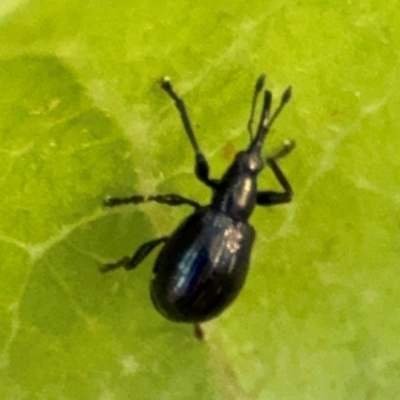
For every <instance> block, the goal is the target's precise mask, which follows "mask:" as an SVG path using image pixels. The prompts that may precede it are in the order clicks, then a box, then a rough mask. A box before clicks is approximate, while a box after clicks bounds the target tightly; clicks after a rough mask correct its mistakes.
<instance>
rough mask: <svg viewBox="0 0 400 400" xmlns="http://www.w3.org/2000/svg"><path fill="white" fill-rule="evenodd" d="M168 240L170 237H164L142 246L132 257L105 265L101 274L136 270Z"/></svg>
mask: <svg viewBox="0 0 400 400" xmlns="http://www.w3.org/2000/svg"><path fill="white" fill-rule="evenodd" d="M167 240H168V236H163V237H161V238H158V239H154V240H150V241H149V242H146V243H144V244H142V245H141V246H140V247H139V248H138V249H137V250H136V252H135V253H134V254H133V256H132V257H124V258H122V259H121V260H119V261H117V262H115V263H112V264H105V265H103V266H102V267H100V271H101V272H109V271H114V270H115V269H118V268H121V267H122V268H125V269H126V270H127V271H129V270H131V269H134V268H136V267H137V266H138V265H139V264H140V263H141V262H142V261H143V260H144V259H145V258H146V257H147V256H148V255H149V254H150V253H151V252H152V251H153V250H154V249H155V248H156V247H157V246H158V245H160V244H161V243H165V242H166V241H167Z"/></svg>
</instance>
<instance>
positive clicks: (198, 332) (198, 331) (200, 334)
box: [194, 322, 204, 342]
mask: <svg viewBox="0 0 400 400" xmlns="http://www.w3.org/2000/svg"><path fill="white" fill-rule="evenodd" d="M194 336H195V337H196V339H198V340H199V341H200V342H202V341H203V340H204V331H203V328H202V327H201V325H200V324H199V323H198V322H195V323H194Z"/></svg>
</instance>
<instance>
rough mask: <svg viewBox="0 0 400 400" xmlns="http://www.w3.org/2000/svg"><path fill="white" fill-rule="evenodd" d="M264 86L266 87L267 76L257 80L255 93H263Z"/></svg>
mask: <svg viewBox="0 0 400 400" xmlns="http://www.w3.org/2000/svg"><path fill="white" fill-rule="evenodd" d="M264 85H265V74H262V75H260V77H259V78H258V79H257V82H256V88H255V92H256V93H258V92H261V90H262V89H263V87H264Z"/></svg>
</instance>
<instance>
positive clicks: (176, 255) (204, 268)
mask: <svg viewBox="0 0 400 400" xmlns="http://www.w3.org/2000/svg"><path fill="white" fill-rule="evenodd" d="M160 85H161V88H162V89H163V90H164V91H165V92H166V93H167V94H168V95H169V97H170V98H171V99H172V100H173V102H174V103H175V106H176V108H177V110H178V112H179V114H180V118H181V120H182V123H183V127H184V130H185V132H186V134H187V136H188V138H189V140H190V143H191V145H192V147H193V149H194V153H195V175H196V177H197V179H198V180H200V182H202V183H203V184H205V185H206V186H208V187H209V188H210V189H211V191H212V197H211V203H210V204H209V205H206V206H203V205H200V204H199V203H198V202H196V201H193V200H190V199H188V198H186V197H183V196H180V195H177V194H160V195H151V196H141V195H134V196H131V197H126V198H108V199H106V201H105V205H106V206H107V207H115V206H120V205H123V204H139V203H145V202H149V201H154V202H157V203H162V204H167V205H169V206H180V205H188V206H191V207H193V208H194V212H193V213H192V214H191V215H189V216H188V217H187V218H186V219H185V220H184V221H183V222H182V223H181V224H180V225H179V226H178V228H177V229H176V230H175V231H174V232H173V233H172V234H171V235H169V236H162V237H159V238H157V239H153V240H151V241H148V242H146V243H144V244H143V245H142V246H140V247H139V248H138V249H137V250H136V252H135V253H134V254H133V255H132V256H131V257H124V258H122V259H121V260H120V261H118V262H115V263H112V264H105V265H103V266H102V268H101V271H102V272H108V271H111V270H115V269H117V268H120V267H123V268H125V269H126V270H131V269H134V268H136V267H137V266H138V265H139V263H140V262H142V261H143V260H144V259H145V258H146V257H147V256H148V255H149V254H150V253H151V251H152V250H154V249H155V248H156V247H157V246H160V245H163V246H162V248H161V251H160V253H159V255H158V257H157V259H156V262H155V266H154V269H153V277H152V280H151V284H150V295H151V299H152V302H153V304H154V306H155V308H156V309H157V310H158V311H159V312H160V313H161V314H162V315H163V316H164V317H166V318H167V319H169V320H172V321H177V322H186V323H193V324H194V328H195V335H196V336H197V337H198V338H199V339H201V338H202V335H203V334H202V330H201V327H200V324H201V323H202V322H205V321H208V320H210V319H212V318H214V317H216V316H218V315H219V314H221V313H222V312H223V311H224V310H225V309H226V308H227V307H228V306H229V305H230V304H231V303H232V302H233V300H234V299H235V298H236V297H237V296H238V294H239V293H240V291H241V289H242V287H243V285H244V283H245V280H246V277H247V273H248V270H249V263H250V255H251V250H252V247H253V243H254V240H255V236H256V233H255V230H254V228H253V227H252V226H251V225H250V224H249V222H248V221H249V218H250V216H251V215H252V213H253V211H254V208H255V207H256V205H260V206H273V205H277V204H283V203H288V202H290V201H291V200H292V196H293V190H292V187H291V185H290V183H289V181H288V179H287V178H286V176H285V174H284V173H283V172H282V170H281V168H280V167H279V165H278V163H277V160H278V159H280V158H282V157H284V156H286V155H287V154H289V153H290V152H291V150H292V149H293V148H294V145H295V144H294V142H293V141H287V142H284V144H283V146H282V147H281V148H280V149H279V150H278V151H276V152H275V154H273V155H272V156H270V157H267V158H266V160H265V161H264V160H263V158H262V155H261V152H262V148H263V144H264V142H265V139H266V137H267V134H268V132H269V131H270V129H271V126H272V125H273V123H274V121H275V119H276V118H277V117H278V115H279V114H280V113H281V111H282V110H283V108H284V107H285V105H286V104H287V103H288V102H289V100H290V98H291V93H292V90H291V87H290V86H289V87H288V88H287V89H286V90H285V91H284V92H283V94H282V97H281V100H280V104H279V106H278V107H277V108H276V110H275V111H274V112H273V113H272V115H271V111H270V110H271V103H272V93H271V91H269V90H267V89H264V86H265V75H261V76H260V77H259V78H258V80H257V81H256V84H255V87H254V92H253V98H252V103H251V112H250V118H249V121H248V125H247V129H248V132H249V134H250V144H249V145H248V147H247V149H246V150H244V151H239V152H238V153H237V154H236V156H235V159H234V160H233V162H232V164H231V165H230V166H229V168H228V169H227V171H226V172H225V174H224V175H223V176H222V178H221V179H219V180H216V179H212V178H210V173H209V166H208V162H207V160H206V158H205V156H204V154H203V152H202V151H201V149H200V147H199V145H198V142H197V139H196V136H195V134H194V131H193V128H192V123H191V121H190V118H189V114H188V112H187V107H186V104H185V102H184V101H183V100H182V98H181V97H180V96H179V95H178V94H177V92H176V91H175V89H174V87H173V86H172V83H171V81H170V79H169V78H163V79H162V80H161V81H160ZM262 92H263V94H264V100H263V104H262V108H261V115H260V120H259V123H258V127H257V130H256V132H255V134H254V133H253V124H254V114H255V109H256V105H257V100H258V98H259V96H260V94H261V93H262ZM266 165H268V166H269V167H270V168H271V170H272V172H273V174H274V175H275V177H276V179H277V180H278V182H279V184H280V185H281V187H282V189H283V191H280V192H278V191H274V190H265V191H259V190H258V189H257V178H258V176H259V174H260V172H261V171H262V170H263V169H264V167H265V166H266Z"/></svg>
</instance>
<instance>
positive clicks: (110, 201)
mask: <svg viewBox="0 0 400 400" xmlns="http://www.w3.org/2000/svg"><path fill="white" fill-rule="evenodd" d="M149 201H155V202H156V203H161V204H167V205H169V206H171V207H174V206H181V205H183V204H186V205H189V206H192V207H194V208H195V209H196V210H198V209H200V208H201V205H200V204H199V203H197V201H193V200H190V199H187V198H186V197H183V196H180V195H179V194H161V195H150V196H142V195H134V196H130V197H122V198H121V197H109V198H107V199H106V200H105V201H104V205H105V206H106V207H115V206H120V205H123V204H140V203H147V202H149Z"/></svg>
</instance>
